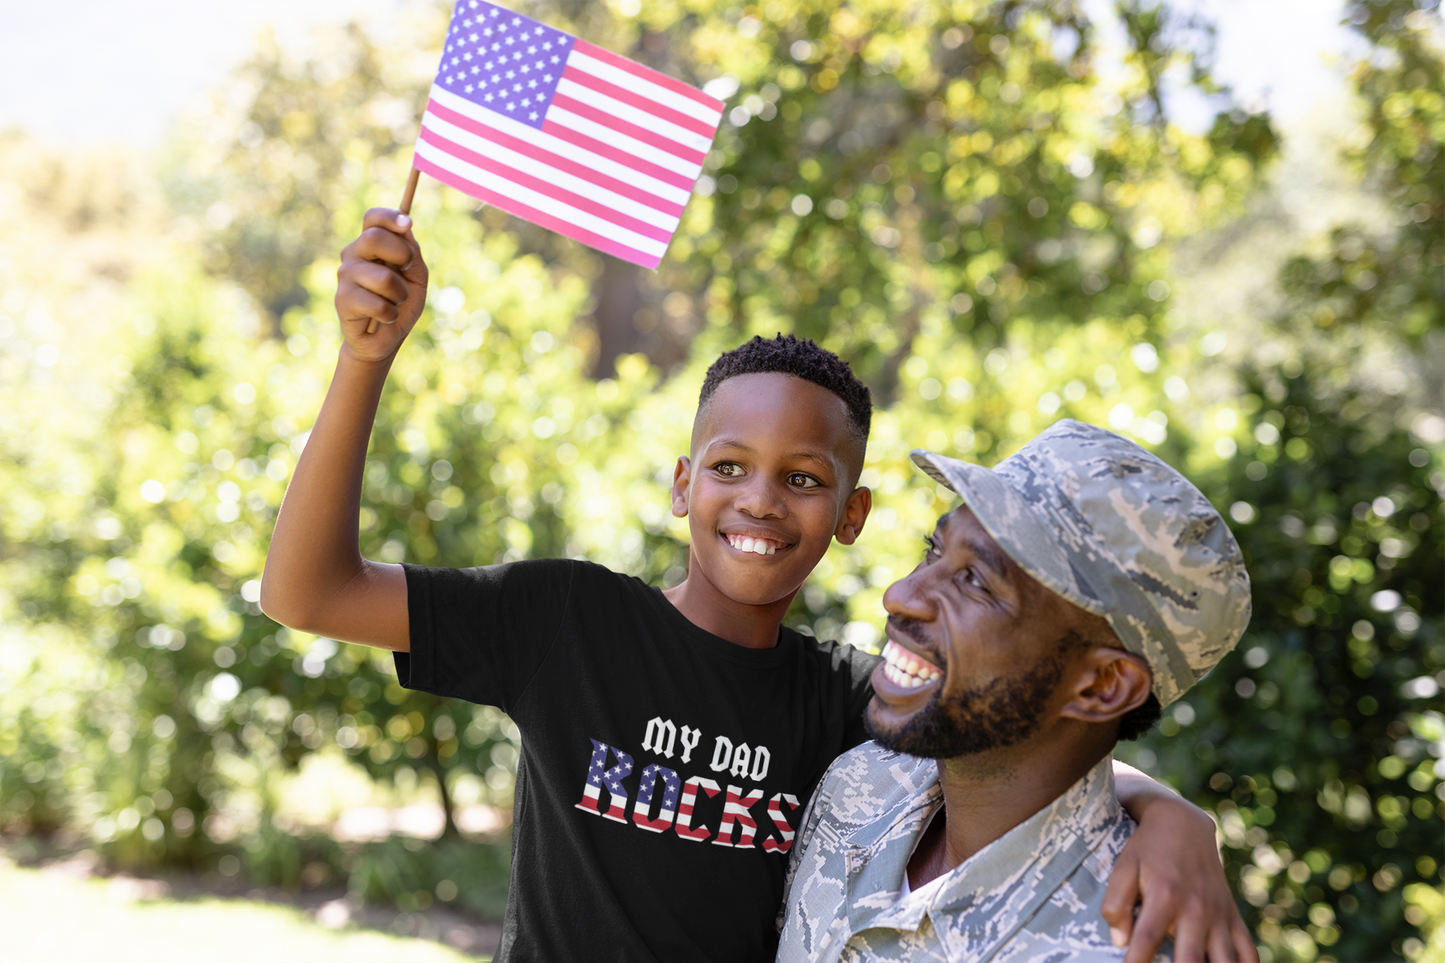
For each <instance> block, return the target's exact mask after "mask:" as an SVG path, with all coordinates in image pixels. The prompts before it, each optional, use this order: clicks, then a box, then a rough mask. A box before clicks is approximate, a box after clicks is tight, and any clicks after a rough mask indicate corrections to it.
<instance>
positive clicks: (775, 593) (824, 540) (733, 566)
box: [672, 373, 872, 605]
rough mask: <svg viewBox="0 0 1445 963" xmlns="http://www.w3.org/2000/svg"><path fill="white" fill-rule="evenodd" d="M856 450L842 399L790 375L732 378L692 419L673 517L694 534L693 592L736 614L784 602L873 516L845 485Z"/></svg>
mask: <svg viewBox="0 0 1445 963" xmlns="http://www.w3.org/2000/svg"><path fill="white" fill-rule="evenodd" d="M863 452H864V441H863V440H862V439H860V438H859V437H858V436H857V434H856V433H855V432H854V430H853V429H852V426H851V424H850V422H849V419H848V409H847V406H846V405H845V404H844V403H843V399H841V398H839V397H838V396H837V395H835V394H833V393H832V392H831V391H829V390H827V389H826V388H823V387H820V386H819V385H815V384H813V383H812V382H810V381H806V380H804V379H802V378H798V377H794V376H793V375H787V374H777V373H766V374H745V375H736V376H734V377H732V378H729V379H727V380H726V381H724V382H723V383H722V384H720V385H718V387H717V390H716V391H715V392H714V393H713V395H712V397H711V398H710V399H709V400H708V402H707V404H706V405H705V406H704V407H703V409H702V410H701V411H700V412H698V416H697V420H696V421H695V422H694V424H693V431H692V455H691V457H690V458H679V459H678V463H677V470H676V472H675V474H674V479H673V489H672V494H673V502H672V513H673V514H674V515H676V516H678V517H679V518H682V517H684V516H686V517H687V519H688V523H689V528H690V530H691V533H692V546H691V550H690V559H689V561H690V567H689V571H688V582H689V583H692V584H690V586H689V587H690V589H691V590H693V591H702V592H705V593H707V594H709V595H712V594H714V593H716V594H717V595H718V596H721V598H719V599H718V601H722V600H723V599H726V600H730V601H732V602H735V603H742V604H745V605H770V604H774V603H779V602H783V603H784V604H786V601H790V600H791V599H792V597H793V596H794V595H795V594H796V593H797V591H798V590H799V589H800V588H802V585H803V582H804V580H806V579H807V577H808V575H809V573H810V572H812V571H813V568H814V566H816V565H817V564H818V561H819V560H820V559H821V558H822V557H823V553H824V552H826V551H827V550H828V545H829V544H830V543H831V542H832V540H833V539H834V538H837V539H838V540H839V541H840V542H843V543H844V544H845V545H846V544H851V543H852V542H853V540H854V539H856V538H857V537H858V533H859V532H860V531H862V528H863V522H864V520H865V519H866V518H867V516H868V510H869V508H870V507H871V504H872V502H871V495H870V493H869V491H868V489H866V488H856V489H855V488H854V487H853V486H854V484H855V482H856V480H857V478H858V474H859V472H860V471H861V469H862V463H863Z"/></svg>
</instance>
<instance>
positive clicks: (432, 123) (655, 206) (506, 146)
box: [422, 104, 683, 230]
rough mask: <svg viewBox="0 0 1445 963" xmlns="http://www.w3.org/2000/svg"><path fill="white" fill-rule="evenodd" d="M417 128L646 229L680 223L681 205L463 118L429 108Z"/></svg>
mask: <svg viewBox="0 0 1445 963" xmlns="http://www.w3.org/2000/svg"><path fill="white" fill-rule="evenodd" d="M422 126H423V127H429V128H431V129H432V130H435V131H436V132H437V133H438V134H440V135H441V136H443V137H445V138H447V139H448V140H452V141H455V142H456V143H459V144H462V145H463V146H465V147H469V148H471V149H472V150H475V151H477V152H478V153H480V154H483V155H485V156H487V157H491V158H493V159H494V160H497V161H500V162H501V163H503V164H508V165H510V166H512V167H515V168H517V169H518V170H530V171H532V173H535V174H538V175H540V176H542V177H544V178H549V179H555V182H556V183H557V185H558V186H559V187H565V188H567V189H568V190H572V191H586V192H595V193H596V194H597V195H598V200H600V201H603V202H604V203H606V204H607V205H608V206H609V207H612V208H615V209H616V210H619V211H622V212H623V213H624V214H630V215H631V216H633V217H636V218H638V219H639V220H642V221H646V222H647V223H649V224H656V225H657V226H659V227H665V228H667V229H668V230H674V229H676V227H677V222H678V219H679V218H680V217H682V211H683V208H682V205H681V204H674V203H672V202H670V201H664V200H662V199H660V198H658V197H655V196H653V195H652V194H649V193H647V192H646V191H644V190H639V189H638V188H636V187H633V186H632V185H631V184H624V183H623V182H622V181H619V180H618V179H617V178H615V177H608V176H607V175H605V174H601V173H598V172H597V171H594V170H591V169H589V168H588V167H587V166H586V165H583V164H578V163H576V162H574V161H570V160H568V159H567V158H565V157H559V156H557V155H556V154H553V153H552V152H551V151H548V150H544V149H543V148H541V147H537V146H536V145H535V144H530V143H528V142H527V141H524V140H522V139H520V138H518V137H513V136H512V135H510V134H507V133H504V132H503V131H500V130H497V129H495V128H492V127H488V126H486V125H485V124H482V123H480V122H478V121H475V120H472V119H471V118H470V117H464V116H463V115H461V114H459V113H457V112H456V111H454V110H448V109H447V108H445V107H443V106H442V105H440V104H430V105H428V107H427V111H426V113H425V114H424V115H423V116H422Z"/></svg>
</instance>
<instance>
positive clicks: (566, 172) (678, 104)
mask: <svg viewBox="0 0 1445 963" xmlns="http://www.w3.org/2000/svg"><path fill="white" fill-rule="evenodd" d="M722 112H723V103H722V101H720V100H717V99H716V98H713V97H709V96H708V95H707V94H705V93H703V92H702V91H701V90H698V89H697V88H696V87H691V86H688V85H687V84H684V83H682V82H681V81H678V80H674V79H673V78H671V77H668V76H667V75H666V74H662V73H658V72H657V71H656V70H653V69H651V68H649V67H644V66H643V65H641V64H639V63H634V62H633V61H631V60H628V59H627V58H625V57H620V56H618V55H617V54H614V53H612V52H610V51H607V50H603V49H602V48H601V47H598V46H595V45H593V44H590V43H588V42H587V41H585V40H581V39H579V38H577V37H573V36H571V35H569V34H566V33H563V32H562V31H560V30H557V29H554V28H552V27H548V26H546V25H545V24H542V23H539V22H538V21H536V20H533V19H531V18H530V17H524V16H522V15H521V14H517V13H513V12H512V11H510V10H507V9H505V8H503V7H498V6H495V5H493V4H490V3H487V2H485V0H459V2H458V3H457V6H456V10H455V11H454V12H453V14H452V21H451V27H450V29H449V30H448V31H447V37H446V44H445V47H444V49H443V51H442V62H441V68H440V69H439V70H438V71H437V77H436V82H435V83H434V84H433V85H432V88H431V96H430V100H429V102H428V103H427V107H426V113H425V114H423V115H422V121H421V135H420V136H419V137H418V139H417V144H416V159H415V161H414V163H415V165H416V167H417V168H418V169H420V170H422V171H425V172H426V173H427V174H430V175H431V176H432V177H435V178H436V179H437V180H440V181H442V182H444V183H447V184H450V185H451V186H452V187H455V188H457V189H458V190H461V191H464V192H465V193H467V194H469V195H471V196H472V197H475V198H477V199H478V200H480V201H483V202H485V203H487V204H491V205H493V206H494V207H499V208H501V209H502V210H504V211H507V212H508V213H511V214H515V215H516V216H518V217H521V218H523V219H525V220H528V221H531V222H532V223H534V224H539V225H541V226H542V227H545V228H548V229H549V230H553V231H556V232H557V233H559V234H563V235H565V236H567V237H570V238H572V239H573V240H576V241H580V242H582V243H583V244H586V245H588V246H590V247H594V248H596V249H597V250H599V251H605V252H606V253H608V254H612V255H615V256H617V257H619V258H622V259H623V260H625V261H630V262H632V263H633V264H639V265H642V266H643V267H647V268H655V267H657V265H658V263H659V262H660V261H661V260H662V256H663V254H664V253H666V251H667V245H668V242H669V241H671V240H672V235H673V232H674V231H676V230H677V225H678V222H679V220H680V219H681V217H682V211H683V208H684V206H686V204H687V200H688V198H689V197H690V196H691V194H692V188H693V185H694V184H695V183H697V179H698V177H699V175H701V174H702V163H703V160H704V158H706V157H707V152H708V150H709V149H710V148H711V147H712V141H713V136H714V135H715V134H716V133H717V128H718V124H719V123H721V122H722Z"/></svg>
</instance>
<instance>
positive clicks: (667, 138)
mask: <svg viewBox="0 0 1445 963" xmlns="http://www.w3.org/2000/svg"><path fill="white" fill-rule="evenodd" d="M559 97H561V98H564V99H568V100H572V101H575V102H577V103H580V104H586V105H587V106H588V107H591V108H592V109H593V110H596V111H598V112H599V113H600V114H601V116H603V117H607V118H610V119H611V122H612V123H613V124H631V125H633V126H634V127H635V128H636V130H637V131H646V132H647V133H648V134H649V135H651V136H653V137H658V138H661V140H659V141H657V142H656V143H657V146H658V147H661V148H662V149H663V150H667V151H671V152H672V153H674V154H680V155H686V154H687V152H688V151H690V150H693V151H702V152H703V156H706V154H707V149H708V147H709V146H711V144H712V138H711V137H704V136H702V135H701V134H695V133H693V132H692V131H690V130H688V129H686V128H684V127H679V126H677V125H676V124H674V123H672V122H671V121H669V120H666V119H665V118H663V117H662V116H661V115H660V114H654V113H652V112H651V111H648V110H645V109H642V108H638V107H634V106H632V105H631V104H625V103H623V102H622V101H620V100H618V99H616V98H615V97H612V96H611V95H609V94H605V93H603V92H602V91H600V90H596V89H594V88H592V87H588V86H586V85H584V84H579V83H577V82H576V81H575V80H571V79H569V78H568V77H567V75H566V74H563V75H562V79H561V80H560V81H558V82H557V93H556V94H554V95H553V96H552V103H554V104H555V103H557V98H559ZM631 133H632V136H634V137H637V136H639V135H638V134H637V133H636V131H633V132H631Z"/></svg>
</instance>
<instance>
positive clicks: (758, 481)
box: [733, 474, 788, 518]
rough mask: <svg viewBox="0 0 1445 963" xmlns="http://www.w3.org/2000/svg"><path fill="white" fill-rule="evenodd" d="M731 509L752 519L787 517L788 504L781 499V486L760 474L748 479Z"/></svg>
mask: <svg viewBox="0 0 1445 963" xmlns="http://www.w3.org/2000/svg"><path fill="white" fill-rule="evenodd" d="M733 507H734V508H736V509H737V510H738V511H740V512H742V513H743V514H745V515H751V516H752V517H753V518H787V517H788V502H787V499H786V498H784V497H783V490H782V486H781V484H780V483H779V482H777V481H776V480H775V479H770V478H767V477H766V476H764V475H761V474H758V475H754V476H752V477H751V478H750V479H748V481H747V483H746V484H744V485H743V487H742V490H741V491H739V492H738V496H737V499H736V500H735V501H734V502H733Z"/></svg>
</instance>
